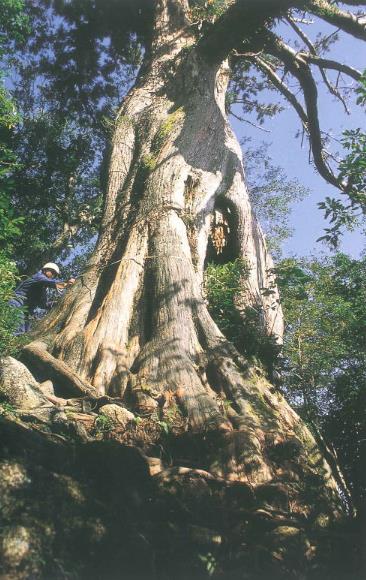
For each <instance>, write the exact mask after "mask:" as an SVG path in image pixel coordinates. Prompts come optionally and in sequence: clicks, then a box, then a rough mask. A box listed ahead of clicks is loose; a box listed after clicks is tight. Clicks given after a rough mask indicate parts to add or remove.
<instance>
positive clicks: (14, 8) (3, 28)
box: [0, 0, 29, 57]
mask: <svg viewBox="0 0 366 580" xmlns="http://www.w3.org/2000/svg"><path fill="white" fill-rule="evenodd" d="M28 32H29V20H28V17H27V15H26V14H25V11H24V1H23V0H0V56H1V57H2V56H3V55H4V54H5V52H6V51H7V50H9V48H10V46H11V43H12V42H14V41H18V42H22V41H23V40H24V37H25V36H26V34H27V33H28Z"/></svg>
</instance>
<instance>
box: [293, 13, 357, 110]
mask: <svg viewBox="0 0 366 580" xmlns="http://www.w3.org/2000/svg"><path fill="white" fill-rule="evenodd" d="M286 20H287V22H288V23H289V25H290V26H291V27H292V29H293V30H294V31H295V32H296V34H297V35H298V36H299V37H300V38H301V40H302V41H303V42H304V43H305V45H306V46H307V47H308V49H309V51H310V55H309V56H313V57H314V56H315V57H317V56H318V54H317V51H316V48H315V46H314V44H313V43H312V41H311V40H310V38H309V37H308V36H307V35H306V34H305V32H303V31H302V30H301V28H300V27H299V26H297V24H296V23H295V22H294V21H293V19H292V18H291V17H287V18H286ZM303 54H304V55H305V58H306V55H307V53H303ZM317 66H318V67H319V71H320V74H321V76H322V79H323V81H324V83H325V85H326V87H327V89H328V90H329V92H330V93H331V94H332V95H334V96H335V97H337V99H339V100H340V101H341V103H342V105H343V106H344V109H345V111H346V113H347V114H349V110H348V107H347V103H346V101H345V99H344V98H343V96H342V95H341V93H340V92H339V90H338V89H337V87H335V86H334V85H333V84H332V83H331V81H330V80H329V79H328V77H327V74H326V72H325V70H324V68H325V67H323V66H322V65H321V64H319V62H318V63H317Z"/></svg>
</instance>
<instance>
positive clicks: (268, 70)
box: [249, 56, 308, 130]
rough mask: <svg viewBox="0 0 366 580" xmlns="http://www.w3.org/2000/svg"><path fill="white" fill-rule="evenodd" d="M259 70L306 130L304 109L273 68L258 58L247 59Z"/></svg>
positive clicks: (306, 123) (306, 121)
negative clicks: (297, 116)
mask: <svg viewBox="0 0 366 580" xmlns="http://www.w3.org/2000/svg"><path fill="white" fill-rule="evenodd" d="M249 60H251V61H252V62H253V63H254V64H255V65H256V66H257V68H259V70H261V71H262V72H263V73H264V74H265V75H266V76H267V77H268V78H269V80H270V81H271V83H272V84H273V85H274V86H275V87H276V89H278V90H279V91H280V93H282V94H283V96H284V97H285V98H286V99H287V100H288V101H289V103H291V105H292V106H293V107H294V109H295V111H296V112H297V114H298V115H299V117H300V119H301V122H302V124H303V125H304V128H305V129H306V130H307V126H308V117H307V115H306V112H305V109H304V108H303V106H302V105H301V103H300V101H298V100H297V98H296V97H295V95H294V94H293V92H292V91H291V90H290V89H289V87H288V86H287V85H286V83H285V82H284V81H283V80H282V79H281V78H280V77H279V76H278V74H277V73H276V71H275V70H274V68H273V67H272V66H271V65H270V64H269V63H268V62H266V61H265V60H264V58H261V57H259V56H252V57H249Z"/></svg>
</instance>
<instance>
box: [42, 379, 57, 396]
mask: <svg viewBox="0 0 366 580" xmlns="http://www.w3.org/2000/svg"><path fill="white" fill-rule="evenodd" d="M39 388H40V389H41V391H42V393H44V394H45V395H50V396H51V397H54V396H55V390H54V388H53V382H52V381H43V383H39Z"/></svg>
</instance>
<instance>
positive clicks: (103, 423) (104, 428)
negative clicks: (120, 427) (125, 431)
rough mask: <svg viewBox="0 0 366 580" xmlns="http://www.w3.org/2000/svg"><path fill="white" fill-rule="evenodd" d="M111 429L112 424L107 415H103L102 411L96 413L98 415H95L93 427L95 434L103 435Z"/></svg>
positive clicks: (112, 427)
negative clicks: (98, 413)
mask: <svg viewBox="0 0 366 580" xmlns="http://www.w3.org/2000/svg"><path fill="white" fill-rule="evenodd" d="M113 429H114V424H113V421H112V419H111V418H110V417H107V415H103V413H101V414H100V415H98V417H96V419H95V421H94V429H93V431H94V433H95V434H96V435H105V434H106V433H110V432H111V431H113Z"/></svg>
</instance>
